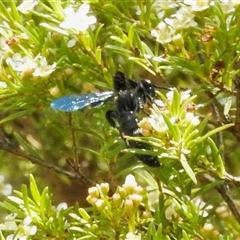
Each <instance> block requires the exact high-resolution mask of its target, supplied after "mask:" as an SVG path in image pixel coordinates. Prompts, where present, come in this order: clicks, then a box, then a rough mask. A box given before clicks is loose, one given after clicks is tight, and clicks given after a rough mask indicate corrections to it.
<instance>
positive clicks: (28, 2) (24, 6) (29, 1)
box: [17, 0, 38, 14]
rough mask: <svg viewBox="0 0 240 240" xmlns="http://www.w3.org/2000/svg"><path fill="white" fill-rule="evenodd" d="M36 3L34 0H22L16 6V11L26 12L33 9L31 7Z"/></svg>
mask: <svg viewBox="0 0 240 240" xmlns="http://www.w3.org/2000/svg"><path fill="white" fill-rule="evenodd" d="M37 4H38V2H37V1H36V0H24V1H23V2H22V3H21V4H20V5H19V6H18V7H17V9H18V11H19V12H21V13H23V14H26V13H28V12H29V11H31V10H33V8H34V7H35V6H36V5H37Z"/></svg>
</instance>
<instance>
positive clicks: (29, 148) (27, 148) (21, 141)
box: [13, 132, 41, 159]
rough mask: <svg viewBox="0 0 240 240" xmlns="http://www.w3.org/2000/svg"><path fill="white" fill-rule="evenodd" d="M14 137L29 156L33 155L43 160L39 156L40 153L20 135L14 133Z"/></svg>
mask: <svg viewBox="0 0 240 240" xmlns="http://www.w3.org/2000/svg"><path fill="white" fill-rule="evenodd" d="M13 135H14V137H15V138H16V140H17V141H18V143H19V144H20V145H21V147H23V148H24V150H25V151H26V152H27V153H28V154H29V155H32V156H35V157H37V158H40V159H41V156H40V155H39V154H38V152H37V151H35V149H34V148H33V147H32V146H31V145H30V144H29V143H27V142H26V141H25V140H24V139H23V138H22V137H21V136H20V135H19V134H18V133H16V132H14V133H13Z"/></svg>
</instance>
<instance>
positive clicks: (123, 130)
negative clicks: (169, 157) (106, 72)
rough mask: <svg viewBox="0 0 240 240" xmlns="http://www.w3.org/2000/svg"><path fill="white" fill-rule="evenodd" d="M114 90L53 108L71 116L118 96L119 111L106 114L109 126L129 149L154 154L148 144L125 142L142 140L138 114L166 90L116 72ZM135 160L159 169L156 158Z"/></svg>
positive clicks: (57, 101)
mask: <svg viewBox="0 0 240 240" xmlns="http://www.w3.org/2000/svg"><path fill="white" fill-rule="evenodd" d="M113 87H114V91H105V92H97V93H87V94H76V95H71V96H64V97H61V98H57V99H55V100H53V101H52V103H51V105H50V106H51V107H52V108H53V109H56V110H60V111H64V112H72V111H77V110H82V109H84V108H86V107H97V106H101V105H103V104H104V103H105V102H106V101H108V100H109V99H111V98H113V97H114V96H116V100H115V103H116V109H115V110H110V111H107V113H106V118H107V120H108V122H109V124H110V125H111V126H112V127H117V128H118V129H119V132H120V135H121V137H122V138H123V139H124V141H125V143H126V145H127V147H129V148H138V149H146V150H151V149H152V148H151V146H150V145H149V144H147V143H142V142H137V141H133V140H126V139H125V138H124V136H125V135H126V136H142V134H141V129H140V128H139V127H138V118H137V115H136V113H137V112H139V111H140V110H144V104H146V103H152V102H153V99H154V97H155V90H156V88H163V89H166V88H164V87H156V86H155V85H154V84H153V83H152V82H151V81H150V80H146V79H144V80H141V81H135V80H132V79H129V78H127V77H126V76H125V75H124V74H123V73H122V72H116V74H115V75H114V77H113ZM136 156H137V157H138V158H139V159H140V160H141V161H142V162H143V163H145V164H147V165H149V166H159V165H160V164H159V162H158V160H157V157H156V156H151V155H144V154H142V155H140V154H136Z"/></svg>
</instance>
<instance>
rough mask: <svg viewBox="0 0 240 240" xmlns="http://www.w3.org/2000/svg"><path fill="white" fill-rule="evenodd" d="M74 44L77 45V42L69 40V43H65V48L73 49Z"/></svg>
mask: <svg viewBox="0 0 240 240" xmlns="http://www.w3.org/2000/svg"><path fill="white" fill-rule="evenodd" d="M76 43H77V40H76V39H71V40H69V41H68V42H67V47H68V48H72V47H74V46H75V45H76Z"/></svg>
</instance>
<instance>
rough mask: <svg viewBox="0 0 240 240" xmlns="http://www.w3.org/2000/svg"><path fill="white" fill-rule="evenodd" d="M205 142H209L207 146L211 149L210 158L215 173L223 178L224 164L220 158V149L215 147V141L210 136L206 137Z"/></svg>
mask: <svg viewBox="0 0 240 240" xmlns="http://www.w3.org/2000/svg"><path fill="white" fill-rule="evenodd" d="M207 142H208V144H209V147H210V148H211V150H212V160H213V163H214V167H215V168H216V170H217V174H218V176H219V177H220V178H224V175H225V167H224V164H223V160H222V157H221V154H220V151H219V149H218V148H217V146H216V144H215V142H214V141H213V140H212V139H211V138H208V139H207Z"/></svg>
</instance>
